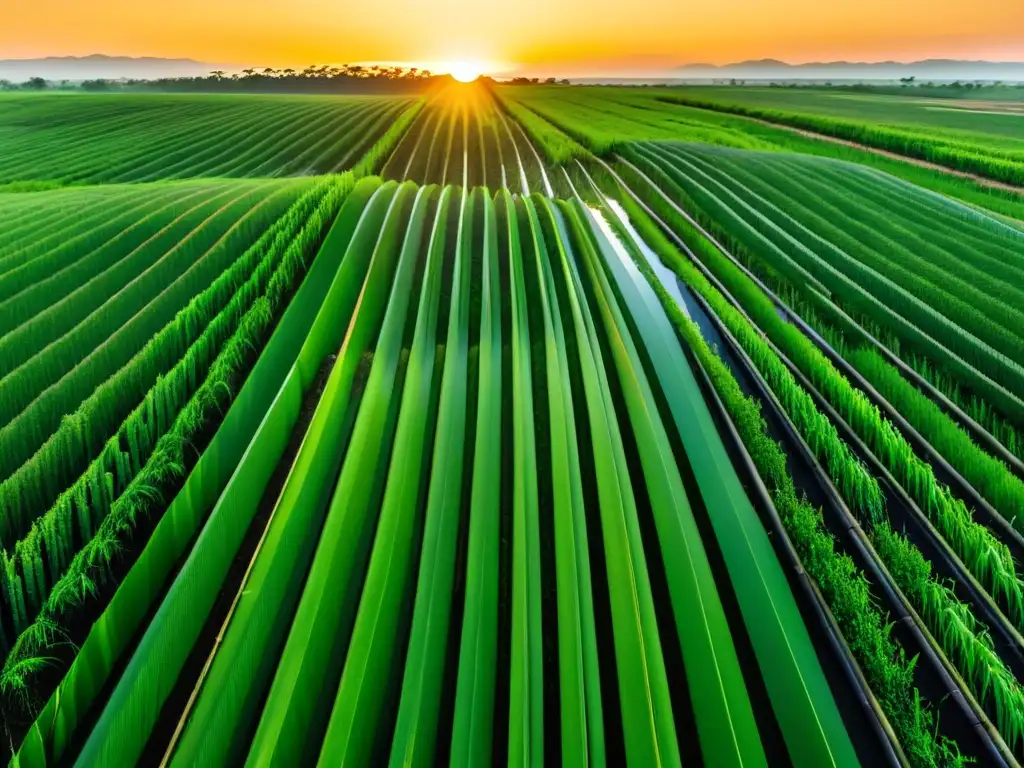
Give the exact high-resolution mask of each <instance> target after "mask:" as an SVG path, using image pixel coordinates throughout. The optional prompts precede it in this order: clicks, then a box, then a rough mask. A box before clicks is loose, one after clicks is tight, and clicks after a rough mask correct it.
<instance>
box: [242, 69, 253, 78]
mask: <svg viewBox="0 0 1024 768" xmlns="http://www.w3.org/2000/svg"><path fill="white" fill-rule="evenodd" d="M242 74H243V75H245V76H246V77H252V76H253V75H255V74H256V70H255V69H243V70H242Z"/></svg>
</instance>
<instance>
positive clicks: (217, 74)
mask: <svg viewBox="0 0 1024 768" xmlns="http://www.w3.org/2000/svg"><path fill="white" fill-rule="evenodd" d="M226 74H227V72H225V71H224V70H223V69H215V70H213V72H211V73H210V77H212V78H213V79H214V80H223V79H224V75H226Z"/></svg>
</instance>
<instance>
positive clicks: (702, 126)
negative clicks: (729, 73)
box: [501, 86, 1024, 226]
mask: <svg viewBox="0 0 1024 768" xmlns="http://www.w3.org/2000/svg"><path fill="white" fill-rule="evenodd" d="M720 90H724V89H720ZM720 90H715V89H710V88H700V89H680V88H614V87H588V88H568V89H567V88H564V87H550V86H530V87H508V88H503V89H501V93H502V94H503V98H504V100H505V101H506V102H510V103H515V104H521V105H522V106H524V107H526V108H528V109H529V110H530V111H532V112H534V113H535V114H536V115H538V116H540V117H542V118H544V119H545V120H547V121H549V122H551V123H553V124H554V125H555V126H557V127H558V128H560V129H561V130H562V131H565V132H566V133H568V134H569V135H570V136H572V137H573V138H574V139H576V141H578V142H581V143H582V144H584V145H585V146H586V147H588V148H589V149H591V150H593V151H596V152H599V153H604V152H607V151H609V150H611V149H613V148H614V147H615V146H617V145H619V144H621V143H622V142H626V141H647V140H649V141H659V140H666V141H672V140H676V141H679V140H682V141H693V142H701V143H707V144H716V145H721V146H726V147H736V148H738V149H758V150H765V151H773V152H799V153H801V154H811V155H819V156H823V157H832V158H835V159H838V160H847V161H851V162H855V163H858V164H862V165H867V166H870V167H873V168H876V169H877V170H880V171H883V172H885V173H887V174H891V175H894V176H898V177H900V178H902V179H905V180H906V181H909V182H911V183H913V184H915V185H918V186H922V187H924V188H926V189H930V190H932V191H935V192H938V193H940V194H942V195H944V196H947V197H954V198H957V199H960V200H963V201H965V202H967V203H969V204H971V205H974V206H976V207H980V208H983V209H986V210H991V211H994V212H996V213H999V214H1001V215H1004V216H1008V217H1010V218H1012V219H1013V220H1014V221H1015V223H1016V225H1017V226H1024V224H1021V222H1024V193H1021V192H1020V191H1013V190H1009V189H1005V188H1002V187H999V186H989V185H987V184H985V183H983V182H982V181H978V180H972V179H969V178H964V177H956V176H952V175H950V174H948V173H945V172H943V171H942V170H935V169H931V168H926V167H921V166H918V165H913V164H911V163H908V162H904V161H901V160H900V159H899V158H898V157H896V158H894V157H888V156H884V155H880V154H876V153H874V152H871V151H869V150H868V149H861V148H858V147H856V146H850V145H845V144H838V143H834V142H827V141H821V140H816V139H814V138H812V137H808V136H803V135H800V134H799V133H797V132H795V131H793V130H790V129H789V128H787V127H785V126H786V125H787V123H786V120H783V119H779V120H777V121H775V122H779V123H781V124H780V125H779V126H773V125H771V124H769V123H766V122H763V121H755V120H752V119H748V118H747V117H744V116H743V115H742V114H739V113H737V114H731V113H730V112H731V111H732V109H731V108H727V107H721V108H718V107H717V106H715V105H716V104H717V102H714V103H712V102H711V101H708V100H706V99H705V100H700V99H699V96H700V94H702V93H705V92H708V93H719V92H720ZM738 90H739V91H740V92H741V93H746V92H747V91H748V90H749V91H754V90H756V89H747V88H741V89H738ZM765 90H766V91H770V92H771V93H772V94H774V93H776V92H780V93H781V92H784V91H785V89H765ZM728 93H731V90H728V91H727V93H726V95H728ZM803 93H806V94H807V100H808V101H809V102H811V103H813V102H814V100H815V98H816V96H815V94H816V93H817V92H816V91H813V90H808V89H804V90H803V91H801V94H803ZM799 97H800V94H794V95H793V96H792V97H791V98H799ZM736 98H742V96H737V97H736ZM873 98H876V99H878V98H886V99H888V100H889V101H894V102H897V103H899V102H900V99H899V98H898V97H873ZM710 107H714V108H710ZM737 112H738V109H737ZM755 117H756V116H755ZM1010 119H1012V118H1010ZM856 125H859V126H862V127H863V128H864V130H867V128H868V127H870V126H871V125H873V124H871V123H867V122H862V123H857V124H856ZM1013 125H1016V123H1014V124H1013ZM797 127H799V126H797ZM805 127H809V126H805ZM855 127H856V126H855ZM919 129H921V127H920V126H919ZM812 130H816V129H813V128H812ZM819 132H820V133H824V134H828V135H831V134H830V132H829V131H826V130H824V129H822V130H820V131H819ZM927 132H928V133H929V135H932V134H933V133H934V131H932V128H931V127H928V128H927ZM1016 135H1018V134H1014V133H1012V132H1011V134H1010V136H1016ZM972 137H973V138H971V139H970V140H971V141H974V142H975V143H976V144H977V143H978V142H980V144H978V145H979V146H989V139H992V141H1006V142H1009V143H1010V144H1012V145H1013V146H1015V147H1016V146H1018V144H1014V143H1013V142H1015V141H1017V140H1016V139H1015V138H1009V137H1007V136H1002V137H999V136H992V137H990V136H987V135H985V134H981V133H979V134H977V135H975V134H972ZM858 141H859V139H858ZM862 143H864V144H869V142H867V141H864V142H862ZM871 146H874V145H871ZM880 146H881V145H880ZM882 148H887V147H884V146H883V147H882ZM888 149H892V150H893V151H894V152H897V153H898V152H902V151H903V150H901V149H900V148H898V147H896V148H893V147H888ZM910 154H911V156H913V157H916V156H917V155H913V153H910ZM936 162H938V161H936ZM1014 162H1016V161H1014ZM953 167H957V166H955V165H954V166H953ZM1017 186H1018V187H1019V186H1020V184H1017Z"/></svg>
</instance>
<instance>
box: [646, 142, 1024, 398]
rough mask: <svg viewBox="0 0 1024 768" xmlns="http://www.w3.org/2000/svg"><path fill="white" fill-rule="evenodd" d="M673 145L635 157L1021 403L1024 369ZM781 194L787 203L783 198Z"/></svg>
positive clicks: (740, 235)
mask: <svg viewBox="0 0 1024 768" xmlns="http://www.w3.org/2000/svg"><path fill="white" fill-rule="evenodd" d="M680 149H681V147H680ZM674 150H675V146H674V145H673V146H671V148H669V147H665V146H661V145H654V144H645V145H639V146H638V148H637V150H636V153H635V154H633V155H632V156H633V157H642V158H643V159H644V161H646V162H651V163H653V164H655V165H656V167H657V168H658V169H659V170H660V171H661V172H662V173H663V174H664V175H665V176H667V177H668V178H669V179H670V180H671V181H672V183H673V184H674V185H676V187H677V188H678V189H680V190H685V192H686V193H687V194H688V195H692V196H693V199H694V200H696V201H697V202H698V205H699V207H700V210H702V211H703V212H704V214H705V215H706V216H708V217H710V218H712V219H714V220H715V221H716V222H718V223H719V225H720V226H728V227H730V228H731V229H733V230H734V231H735V233H736V234H735V238H736V239H737V240H739V241H740V242H742V243H743V245H744V246H745V247H746V249H747V250H748V252H750V253H752V254H754V255H755V256H757V257H758V258H761V259H770V260H771V263H772V268H773V269H774V270H776V271H778V272H780V273H781V274H782V275H783V276H785V277H786V278H787V279H788V280H790V281H791V282H793V283H794V284H796V285H801V286H805V285H806V286H808V287H810V286H813V287H815V288H816V289H818V290H819V291H821V292H823V293H824V294H825V295H827V296H830V297H835V299H836V300H839V301H841V302H842V303H843V304H844V305H845V306H849V307H851V308H852V309H853V310H855V311H857V312H860V313H862V314H865V315H867V316H869V317H871V318H872V319H873V320H874V321H875V322H877V323H878V324H880V325H883V326H884V327H887V328H890V329H892V330H893V332H894V333H897V334H898V335H900V336H901V337H902V338H904V339H905V340H907V343H911V342H912V343H914V344H916V345H918V346H920V347H923V348H926V349H927V350H928V351H929V352H931V354H933V355H941V356H942V359H943V362H944V363H946V364H947V365H951V366H953V365H955V366H957V369H958V370H963V371H964V373H963V375H964V376H965V377H971V376H972V374H973V378H971V379H970V380H971V382H972V384H973V385H974V386H975V388H976V389H978V390H979V391H980V390H981V388H982V387H984V388H985V392H986V394H988V392H989V390H993V391H998V390H1000V389H1002V390H1004V391H1006V392H1008V393H1009V397H1007V396H1006V395H1004V396H1003V398H1002V399H1003V400H1013V399H1016V400H1017V401H1019V398H1020V397H1021V393H1024V367H1022V366H1021V365H1020V364H1019V363H1016V362H1014V361H1013V360H1011V359H1010V358H1008V357H1007V356H1006V355H1005V354H1004V353H1003V352H1002V351H1001V350H997V349H995V348H993V347H992V346H991V345H989V344H986V343H985V342H984V341H982V340H981V339H979V338H977V337H976V336H974V335H973V334H971V333H969V332H968V331H966V330H964V329H963V328H961V327H960V326H958V325H956V323H954V322H953V321H951V320H950V319H948V318H947V317H946V316H945V315H943V314H941V312H940V309H939V308H937V307H933V306H932V305H929V304H928V303H926V302H924V301H922V300H921V299H919V298H917V297H915V296H914V295H912V294H911V293H910V292H908V291H907V290H905V289H904V288H902V287H901V286H899V285H898V284H897V283H896V282H895V281H894V280H893V279H891V278H890V277H888V275H887V274H886V273H884V272H879V271H878V270H877V269H874V268H872V267H871V266H870V264H867V263H865V262H863V261H861V260H860V254H856V255H854V254H850V253H847V252H845V251H843V250H841V249H838V248H836V247H835V246H834V245H833V244H832V243H830V242H828V241H827V240H825V239H824V238H822V237H821V236H818V235H815V234H813V233H808V232H806V231H804V230H800V231H797V232H794V229H795V228H798V227H800V226H801V225H800V223H799V222H797V221H795V220H793V219H792V218H791V217H787V214H786V213H785V212H783V211H781V210H780V209H779V207H778V206H777V205H775V204H773V203H771V202H768V201H765V204H766V205H767V206H769V209H768V210H767V211H765V210H761V209H759V207H758V201H755V200H753V199H751V195H750V193H749V192H748V191H745V190H743V189H740V188H739V185H738V183H736V182H730V181H728V180H726V179H725V178H724V175H723V174H715V175H712V174H709V173H708V172H707V171H706V170H704V169H702V168H699V167H697V166H696V165H694V164H692V163H690V162H688V161H687V160H686V159H685V158H683V157H682V156H681V155H680V154H678V153H677V152H676V151H674ZM778 199H779V203H780V204H781V205H784V204H785V198H784V197H781V196H779V198H778ZM993 399H994V398H993Z"/></svg>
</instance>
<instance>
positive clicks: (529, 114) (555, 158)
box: [496, 90, 590, 165]
mask: <svg viewBox="0 0 1024 768" xmlns="http://www.w3.org/2000/svg"><path fill="white" fill-rule="evenodd" d="M496 94H497V98H498V99H499V100H500V101H501V104H502V106H503V107H504V108H505V109H506V110H508V113H509V114H510V115H511V116H512V118H513V119H515V120H517V121H518V122H519V124H520V125H522V126H523V128H524V129H525V130H526V132H527V134H529V136H530V138H531V139H533V140H534V141H535V142H536V143H537V146H539V147H541V149H542V150H543V151H544V154H545V155H547V158H548V160H550V161H551V162H552V163H554V164H555V165H564V164H566V163H569V162H572V161H573V160H575V159H576V158H585V157H587V156H588V155H589V154H590V153H589V152H587V150H586V149H584V148H583V147H582V146H580V145H579V144H578V143H576V142H575V141H573V140H572V139H570V138H569V137H568V136H566V135H565V134H564V133H562V132H561V131H560V130H558V129H557V128H555V127H554V126H553V125H551V123H549V122H548V121H547V120H545V119H544V118H543V117H541V116H540V115H538V114H537V113H536V112H534V111H533V110H531V109H530V108H529V107H526V106H523V105H522V104H520V103H519V102H518V101H515V100H513V99H510V98H505V97H504V91H503V90H499V91H497V92H496Z"/></svg>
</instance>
